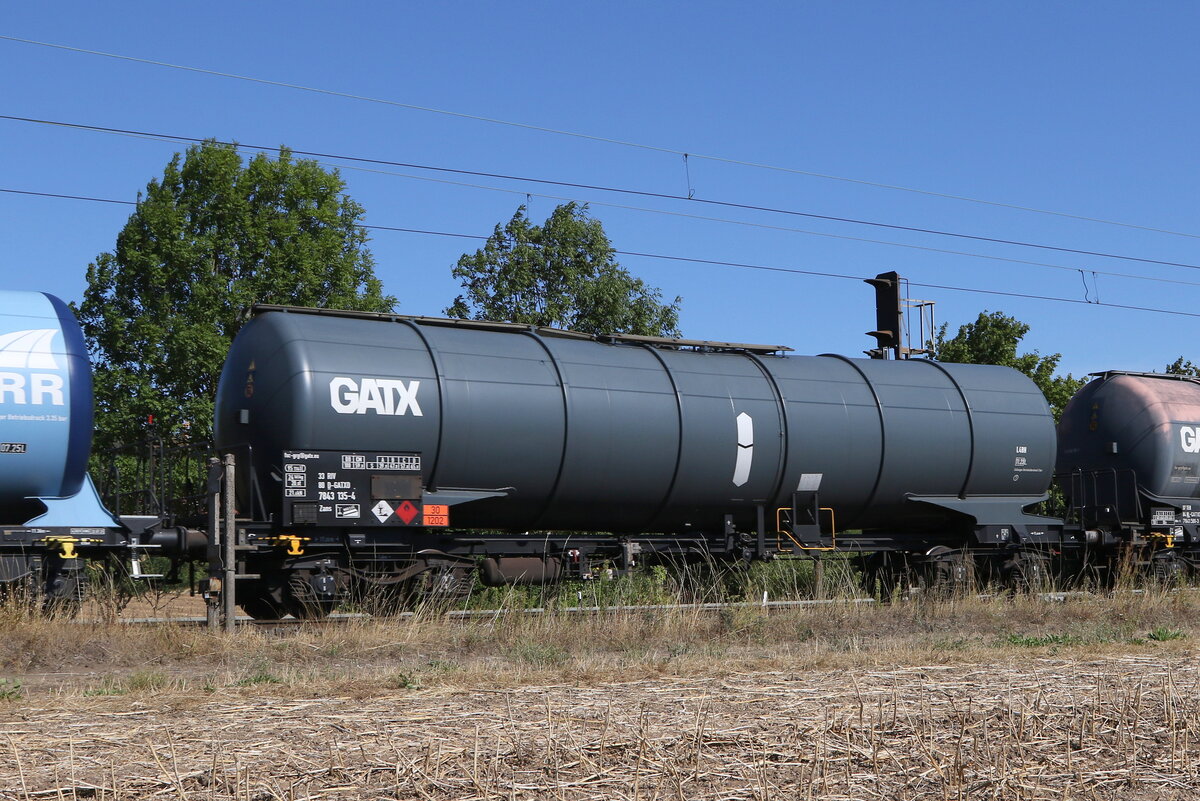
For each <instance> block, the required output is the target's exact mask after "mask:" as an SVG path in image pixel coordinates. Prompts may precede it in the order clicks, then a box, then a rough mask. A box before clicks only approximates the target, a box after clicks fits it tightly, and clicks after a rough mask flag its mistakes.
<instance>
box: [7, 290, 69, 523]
mask: <svg viewBox="0 0 1200 801" xmlns="http://www.w3.org/2000/svg"><path fill="white" fill-rule="evenodd" d="M91 442H92V375H91V368H90V366H89V364H88V356H87V348H86V346H85V344H84V341H83V333H82V332H81V331H80V329H79V324H78V323H77V322H76V321H75V318H74V316H73V315H72V314H71V310H70V309H69V308H68V307H67V305H66V304H65V303H63V302H62V301H61V300H59V299H58V298H56V297H54V296H53V295H47V294H44V293H40V292H0V520H2V521H4V522H5V523H11V522H18V523H21V522H26V521H28V520H29V519H31V518H33V517H36V516H37V515H39V514H41V513H42V512H44V511H46V509H45V504H44V503H43V502H42V501H39V500H38V499H41V498H45V499H54V498H64V497H70V496H73V495H76V494H77V493H79V491H80V489H81V488H82V487H83V485H84V482H85V480H86V476H87V460H88V452H89V450H90V448H91Z"/></svg>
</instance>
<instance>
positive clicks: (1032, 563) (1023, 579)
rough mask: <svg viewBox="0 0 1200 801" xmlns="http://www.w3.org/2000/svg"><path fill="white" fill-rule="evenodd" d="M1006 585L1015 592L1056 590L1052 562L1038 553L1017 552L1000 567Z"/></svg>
mask: <svg viewBox="0 0 1200 801" xmlns="http://www.w3.org/2000/svg"><path fill="white" fill-rule="evenodd" d="M1000 575H1001V577H1002V578H1003V580H1004V584H1005V586H1006V587H1008V588H1009V589H1010V590H1012V591H1013V592H1034V593H1039V592H1049V591H1050V590H1052V589H1053V588H1054V579H1053V577H1052V576H1051V574H1050V560H1049V559H1047V558H1046V556H1045V554H1041V553H1037V552H1036V551H1017V552H1016V553H1014V554H1013V555H1012V556H1010V557H1009V558H1008V559H1007V560H1005V562H1004V564H1003V565H1002V566H1001V567H1000Z"/></svg>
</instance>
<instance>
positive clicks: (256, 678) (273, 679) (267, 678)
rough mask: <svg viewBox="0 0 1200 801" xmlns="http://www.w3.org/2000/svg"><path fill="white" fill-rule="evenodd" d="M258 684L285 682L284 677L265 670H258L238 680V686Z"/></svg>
mask: <svg viewBox="0 0 1200 801" xmlns="http://www.w3.org/2000/svg"><path fill="white" fill-rule="evenodd" d="M256 684H283V679H281V678H279V677H278V676H276V675H274V674H271V673H268V672H267V671H265V670H257V671H255V672H254V673H251V674H250V675H249V676H245V677H243V678H241V679H239V680H238V682H237V686H238V687H253V686H254V685H256Z"/></svg>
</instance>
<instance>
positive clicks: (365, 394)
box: [329, 376, 424, 417]
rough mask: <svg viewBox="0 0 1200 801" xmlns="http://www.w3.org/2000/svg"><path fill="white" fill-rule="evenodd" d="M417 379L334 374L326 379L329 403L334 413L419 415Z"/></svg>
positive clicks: (418, 382) (418, 385)
mask: <svg viewBox="0 0 1200 801" xmlns="http://www.w3.org/2000/svg"><path fill="white" fill-rule="evenodd" d="M420 386H421V382H420V381H401V380H399V379H395V378H362V379H358V380H355V379H353V378H346V377H345V376H337V377H336V378H331V379H330V380H329V405H330V406H331V407H333V410H334V411H335V412H337V413H338V414H366V413H367V412H374V413H375V414H386V415H403V414H412V416H413V417H423V416H424V415H423V414H421V405H420V404H419V403H417V390H418V389H419V388H420Z"/></svg>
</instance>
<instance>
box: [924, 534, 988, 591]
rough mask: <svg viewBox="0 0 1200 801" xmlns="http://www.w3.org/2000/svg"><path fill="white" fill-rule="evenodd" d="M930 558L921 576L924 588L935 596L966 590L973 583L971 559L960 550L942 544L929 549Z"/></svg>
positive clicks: (928, 555)
mask: <svg viewBox="0 0 1200 801" xmlns="http://www.w3.org/2000/svg"><path fill="white" fill-rule="evenodd" d="M926 556H927V557H929V558H932V560H933V561H931V562H930V563H929V564H928V565H927V566H926V570H925V574H924V576H923V577H922V578H923V583H924V589H925V590H926V591H927V592H928V593H930V594H932V595H936V596H949V595H956V594H960V593H965V592H967V591H968V590H969V589H970V588H971V586H972V584H974V581H975V577H974V570H972V567H973V565H972V563H971V559H970V558H969V557H968V556H967V555H966V554H965V553H963V552H962V551H954V550H951V549H950V548H947V547H946V546H944V545H939V546H937V547H936V548H933V549H932V550H930V551H929V552H928V553H927V554H926Z"/></svg>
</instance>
